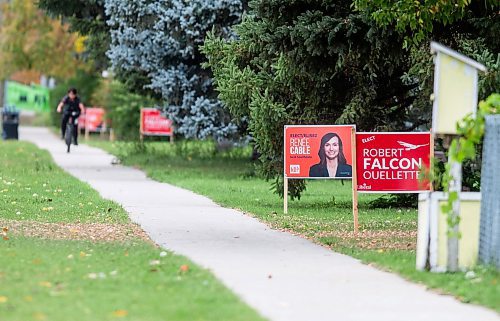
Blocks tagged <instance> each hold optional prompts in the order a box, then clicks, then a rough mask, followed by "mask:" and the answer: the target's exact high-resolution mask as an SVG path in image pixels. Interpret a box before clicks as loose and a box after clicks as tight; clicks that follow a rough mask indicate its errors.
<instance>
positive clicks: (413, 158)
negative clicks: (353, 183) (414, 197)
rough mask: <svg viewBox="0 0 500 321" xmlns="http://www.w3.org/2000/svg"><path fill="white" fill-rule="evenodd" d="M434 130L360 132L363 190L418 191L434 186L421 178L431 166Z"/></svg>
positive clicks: (359, 175) (359, 171)
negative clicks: (422, 170) (425, 169)
mask: <svg viewBox="0 0 500 321" xmlns="http://www.w3.org/2000/svg"><path fill="white" fill-rule="evenodd" d="M430 142H431V136H430V133H357V134H356V166H357V171H356V173H357V181H358V191H359V192H388V193H389V192H392V193H394V192H396V193H397V192H401V193H403V192H406V193H417V192H420V191H426V190H429V189H430V184H429V182H428V181H422V180H420V171H421V169H422V168H429V164H430V153H431V146H430Z"/></svg>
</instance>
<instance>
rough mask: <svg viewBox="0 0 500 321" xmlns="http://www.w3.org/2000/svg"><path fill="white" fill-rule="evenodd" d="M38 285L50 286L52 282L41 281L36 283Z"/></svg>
mask: <svg viewBox="0 0 500 321" xmlns="http://www.w3.org/2000/svg"><path fill="white" fill-rule="evenodd" d="M38 285H39V286H43V287H44V288H51V287H52V283H50V282H48V281H42V282H40V283H38Z"/></svg>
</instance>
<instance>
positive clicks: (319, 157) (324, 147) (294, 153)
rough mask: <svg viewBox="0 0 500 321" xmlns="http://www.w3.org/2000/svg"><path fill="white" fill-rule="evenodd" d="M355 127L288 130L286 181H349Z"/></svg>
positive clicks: (330, 126) (307, 127)
mask: <svg viewBox="0 0 500 321" xmlns="http://www.w3.org/2000/svg"><path fill="white" fill-rule="evenodd" d="M354 133H355V126H353V125H346V126H340V125H339V126H335V125H311V126H301V125H297V126H285V141H284V143H285V145H284V146H285V147H284V148H285V150H284V155H285V176H286V177H287V178H323V179H350V178H352V172H353V167H352V165H353V155H352V154H353V137H354V136H353V135H354Z"/></svg>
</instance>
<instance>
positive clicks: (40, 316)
mask: <svg viewBox="0 0 500 321" xmlns="http://www.w3.org/2000/svg"><path fill="white" fill-rule="evenodd" d="M33 319H35V320H40V321H43V320H46V319H47V316H46V315H45V314H43V313H41V312H35V313H33Z"/></svg>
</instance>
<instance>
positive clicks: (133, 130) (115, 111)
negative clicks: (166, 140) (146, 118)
mask: <svg viewBox="0 0 500 321" xmlns="http://www.w3.org/2000/svg"><path fill="white" fill-rule="evenodd" d="M93 100H94V101H96V102H99V105H100V106H103V107H104V108H105V109H106V113H107V116H106V117H107V118H108V120H109V121H110V125H111V127H112V128H113V131H114V133H115V135H116V138H118V139H120V140H129V141H130V140H138V139H139V120H140V110H141V107H151V106H154V105H155V101H154V100H153V99H150V98H149V97H145V96H141V95H138V94H133V93H130V92H129V91H128V90H127V89H126V87H125V86H124V85H123V84H122V83H120V82H119V81H116V80H106V79H105V80H102V81H101V82H100V86H99V89H98V90H97V91H96V92H95V94H94V97H93Z"/></svg>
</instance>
